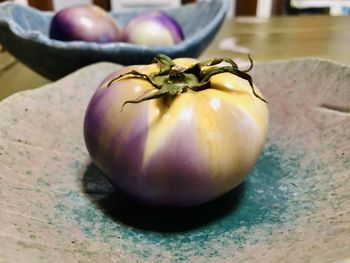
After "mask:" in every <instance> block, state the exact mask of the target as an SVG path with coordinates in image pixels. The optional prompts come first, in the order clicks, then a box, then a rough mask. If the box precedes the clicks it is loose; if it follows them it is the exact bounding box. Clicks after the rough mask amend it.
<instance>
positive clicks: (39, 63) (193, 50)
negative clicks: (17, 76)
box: [0, 0, 226, 80]
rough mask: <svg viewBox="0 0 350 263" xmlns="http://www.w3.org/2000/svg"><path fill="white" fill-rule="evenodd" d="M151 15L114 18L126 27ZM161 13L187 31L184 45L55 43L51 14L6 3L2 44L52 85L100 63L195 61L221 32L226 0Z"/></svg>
mask: <svg viewBox="0 0 350 263" xmlns="http://www.w3.org/2000/svg"><path fill="white" fill-rule="evenodd" d="M149 10H150V9H147V10H146V9H132V10H123V11H120V12H112V13H111V15H112V16H113V18H114V19H115V20H116V21H117V23H118V24H120V25H121V26H123V25H125V24H126V23H127V22H128V21H129V20H130V19H131V18H133V17H135V16H137V15H139V14H141V13H143V12H145V11H149ZM163 10H164V11H165V12H167V13H168V14H170V15H171V16H173V17H174V18H175V19H176V20H177V21H178V22H179V24H180V25H181V26H182V28H183V30H184V33H185V40H184V41H183V42H181V43H180V44H178V45H175V46H164V47H147V46H140V45H135V44H129V43H107V44H98V43H91V42H84V41H72V42H63V41H58V40H53V39H50V38H49V36H48V34H49V27H50V22H51V19H52V17H53V15H54V14H53V13H52V12H41V11H38V10H36V9H33V8H30V7H26V6H22V5H18V4H15V3H11V2H5V3H2V4H0V43H1V44H2V45H3V46H4V47H5V48H6V50H7V51H8V52H9V53H11V54H12V55H13V56H14V57H16V58H17V59H18V60H19V61H21V62H22V63H24V64H25V65H27V66H29V67H30V68H31V69H33V70H34V71H36V72H38V73H39V74H41V75H43V76H45V77H47V78H49V79H52V80H56V79H59V78H61V77H63V76H65V75H67V74H69V73H71V72H73V71H75V70H77V69H78V68H81V67H83V66H86V65H89V64H92V63H96V62H100V61H110V62H115V63H119V64H122V65H132V64H147V63H150V62H151V60H152V58H153V57H154V56H155V55H156V54H157V53H163V54H167V55H168V56H170V57H173V58H175V57H194V58H195V57H198V56H199V55H200V54H201V53H202V52H203V51H204V50H205V48H206V47H207V46H208V44H209V43H210V42H211V41H212V39H213V38H214V36H215V35H216V33H217V32H218V31H219V29H220V26H221V24H222V22H223V20H224V17H225V13H226V1H225V0H211V1H200V2H197V3H196V4H190V5H184V6H181V7H178V8H170V9H163Z"/></svg>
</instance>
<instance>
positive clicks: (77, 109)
mask: <svg viewBox="0 0 350 263" xmlns="http://www.w3.org/2000/svg"><path fill="white" fill-rule="evenodd" d="M117 67H119V66H117V65H114V64H106V63H103V64H96V65H92V66H89V67H87V68H84V69H82V70H79V71H78V72H76V73H74V74H72V75H69V76H67V77H66V78H64V79H61V80H59V81H57V82H56V83H53V84H50V85H48V86H46V87H43V88H41V89H37V90H34V91H26V92H22V93H18V94H16V95H13V96H12V97H10V98H7V99H6V100H4V101H2V102H1V103H0V262H79V261H80V262H89V261H90V262H338V261H339V262H343V261H344V260H346V259H347V258H349V257H350V209H349V202H350V195H349V191H350V133H349V128H350V110H349V109H350V91H349V88H348V87H349V86H350V68H349V67H347V66H341V65H337V64H333V63H331V62H327V61H320V60H316V59H309V60H295V61H284V62H274V63H265V64H259V65H257V66H256V67H255V69H254V72H253V75H254V78H255V82H256V84H257V85H258V86H259V87H260V88H261V89H262V90H263V92H264V94H265V96H266V98H267V99H268V101H269V109H270V117H271V118H270V132H269V137H268V141H267V144H266V147H265V149H264V151H263V153H262V155H261V157H260V159H259V161H258V162H257V164H256V166H255V167H254V169H253V170H252V171H251V174H250V176H249V177H248V178H247V179H246V180H245V182H244V183H243V184H242V185H241V186H239V187H238V188H237V189H235V190H234V191H233V192H231V193H229V194H227V195H226V196H224V197H222V198H220V199H219V200H216V201H214V202H211V203H209V204H206V205H203V206H200V207H197V208H192V209H175V210H170V209H165V208H163V209H156V208H152V209H150V208H147V207H143V206H141V205H138V204H135V203H132V202H131V201H129V200H128V199H127V198H125V197H124V196H123V195H121V194H120V193H117V192H115V191H114V190H113V188H112V187H111V186H110V184H109V183H108V182H107V181H106V180H105V179H104V177H103V175H102V174H101V172H100V171H99V170H98V169H97V168H96V167H95V166H94V165H92V164H91V162H90V159H89V156H88V154H87V151H86V149H85V145H84V142H83V135H82V134H83V133H82V125H83V116H84V110H85V108H86V106H87V103H88V101H89V99H90V97H91V95H92V94H93V92H94V90H95V89H96V87H97V85H98V84H99V82H100V81H101V80H102V79H103V78H104V77H105V76H106V75H107V74H109V73H110V72H112V71H114V70H116V68H117Z"/></svg>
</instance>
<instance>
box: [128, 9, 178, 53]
mask: <svg viewBox="0 0 350 263" xmlns="http://www.w3.org/2000/svg"><path fill="white" fill-rule="evenodd" d="M183 40H184V33H183V31H182V29H181V26H180V25H179V24H178V23H177V22H176V21H175V20H174V19H173V18H172V17H170V16H169V15H167V14H166V13H164V12H151V13H146V14H144V15H141V16H138V17H135V18H134V19H132V20H131V21H130V22H129V23H128V24H127V25H126V26H125V28H124V41H126V42H129V43H134V44H138V45H148V46H167V45H175V44H178V43H180V42H181V41H183Z"/></svg>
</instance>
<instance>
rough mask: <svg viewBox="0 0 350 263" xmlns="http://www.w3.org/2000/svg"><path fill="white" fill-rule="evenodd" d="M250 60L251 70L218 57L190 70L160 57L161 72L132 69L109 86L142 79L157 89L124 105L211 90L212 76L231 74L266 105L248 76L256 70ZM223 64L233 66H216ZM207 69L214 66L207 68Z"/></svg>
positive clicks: (160, 55) (197, 64) (156, 59)
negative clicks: (240, 79) (144, 71)
mask: <svg viewBox="0 0 350 263" xmlns="http://www.w3.org/2000/svg"><path fill="white" fill-rule="evenodd" d="M248 58H249V61H250V67H249V68H248V69H247V70H245V71H241V70H239V69H238V66H237V64H236V63H235V62H233V60H232V59H225V58H217V59H212V60H208V61H204V62H198V63H196V64H194V65H192V66H190V67H182V66H178V65H175V63H174V62H173V61H172V59H171V58H169V57H168V56H166V55H163V54H159V55H157V56H156V57H155V58H154V61H155V62H156V63H157V64H158V67H159V72H158V73H153V74H149V75H147V74H144V73H141V72H138V71H136V70H132V71H130V72H127V73H125V74H122V75H120V76H118V77H117V78H114V79H112V80H111V81H110V82H109V83H108V84H107V87H109V86H110V85H111V84H112V83H114V82H116V81H118V80H120V79H121V78H139V79H144V80H146V81H148V82H149V83H150V84H152V86H153V87H154V88H155V92H153V93H151V94H148V95H144V96H141V97H139V98H137V99H134V100H128V101H125V102H124V104H123V106H124V105H125V104H127V103H140V102H142V101H146V100H152V99H156V98H161V97H166V96H175V95H178V94H181V93H183V92H186V91H187V90H188V89H190V90H193V91H200V90H204V89H207V88H209V87H210V78H211V77H212V76H214V75H217V74H220V73H224V72H228V73H231V74H233V75H236V76H238V77H241V78H243V79H245V80H247V81H248V83H249V85H250V87H251V88H252V92H253V94H254V96H255V97H257V98H259V99H260V100H262V101H263V102H266V101H265V100H264V99H263V98H262V97H260V96H259V95H258V94H257V93H256V92H255V89H254V85H253V80H252V77H251V76H250V75H249V74H248V73H247V72H248V71H250V70H251V69H252V68H253V61H252V59H251V57H250V56H249V55H248ZM221 62H226V63H228V64H229V66H216V65H218V64H219V63H221ZM205 66H210V67H209V68H207V69H203V67H205Z"/></svg>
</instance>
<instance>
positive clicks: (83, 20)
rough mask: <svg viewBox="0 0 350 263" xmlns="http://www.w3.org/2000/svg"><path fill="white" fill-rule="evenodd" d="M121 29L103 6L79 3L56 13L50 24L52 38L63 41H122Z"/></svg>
mask: <svg viewBox="0 0 350 263" xmlns="http://www.w3.org/2000/svg"><path fill="white" fill-rule="evenodd" d="M121 37H122V33H121V30H120V29H119V28H118V26H117V24H116V23H115V21H114V20H113V19H112V18H111V17H110V16H109V14H108V13H107V12H106V11H104V10H103V9H102V8H100V7H98V6H94V5H79V6H73V7H68V8H65V9H63V10H61V11H59V12H57V13H56V15H55V16H54V17H53V18H52V21H51V25H50V38H52V39H57V40H62V41H77V40H81V41H87V42H97V43H109V42H116V41H120V40H121Z"/></svg>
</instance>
